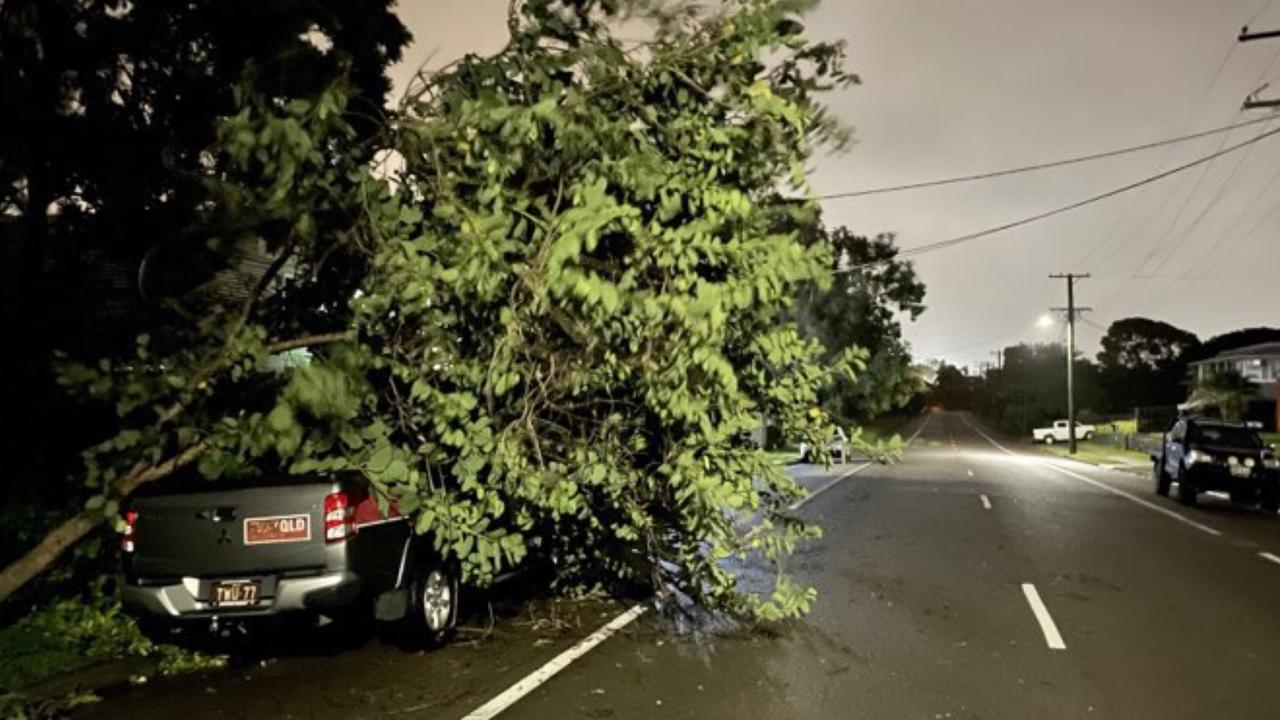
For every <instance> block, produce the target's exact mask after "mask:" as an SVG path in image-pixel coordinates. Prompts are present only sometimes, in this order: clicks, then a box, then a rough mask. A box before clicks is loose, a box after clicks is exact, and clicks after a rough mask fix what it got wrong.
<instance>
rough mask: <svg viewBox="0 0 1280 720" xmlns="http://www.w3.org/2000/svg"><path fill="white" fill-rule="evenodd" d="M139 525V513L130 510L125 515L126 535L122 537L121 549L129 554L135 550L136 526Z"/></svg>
mask: <svg viewBox="0 0 1280 720" xmlns="http://www.w3.org/2000/svg"><path fill="white" fill-rule="evenodd" d="M137 524H138V511H137V510H129V511H127V512H125V514H124V534H123V535H121V536H120V549H121V550H124V551H125V552H127V553H131V552H133V550H134V542H133V540H134V530H133V529H134V526H135V525H137Z"/></svg>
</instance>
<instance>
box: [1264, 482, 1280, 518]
mask: <svg viewBox="0 0 1280 720" xmlns="http://www.w3.org/2000/svg"><path fill="white" fill-rule="evenodd" d="M1259 504H1260V505H1261V506H1262V509H1263V510H1265V511H1267V512H1269V513H1274V512H1276V511H1280V486H1276V485H1272V486H1270V487H1266V488H1263V489H1262V502H1261V503H1259Z"/></svg>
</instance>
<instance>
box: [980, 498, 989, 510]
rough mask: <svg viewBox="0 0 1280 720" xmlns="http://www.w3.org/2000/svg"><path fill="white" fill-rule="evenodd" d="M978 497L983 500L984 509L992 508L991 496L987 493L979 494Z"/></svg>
mask: <svg viewBox="0 0 1280 720" xmlns="http://www.w3.org/2000/svg"><path fill="white" fill-rule="evenodd" d="M978 498H979V499H981V500H982V509H983V510H990V509H991V498H989V497H987V496H986V495H979V496H978Z"/></svg>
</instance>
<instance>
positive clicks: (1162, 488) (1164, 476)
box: [1151, 458, 1173, 497]
mask: <svg viewBox="0 0 1280 720" xmlns="http://www.w3.org/2000/svg"><path fill="white" fill-rule="evenodd" d="M1151 465H1152V474H1153V475H1154V476H1155V479H1156V494H1157V495H1159V496H1160V497H1169V486H1170V485H1172V484H1173V478H1171V477H1169V473H1167V472H1165V470H1164V458H1160V459H1158V460H1155V461H1154V462H1152V464H1151Z"/></svg>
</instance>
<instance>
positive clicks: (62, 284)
mask: <svg viewBox="0 0 1280 720" xmlns="http://www.w3.org/2000/svg"><path fill="white" fill-rule="evenodd" d="M407 41H408V34H407V32H406V30H405V28H404V26H403V25H402V24H401V23H400V21H399V19H398V18H397V17H396V16H395V14H394V13H393V12H392V8H391V2H390V1H389V0H314V1H309V2H305V3H301V2H254V1H251V0H216V1H214V0H190V1H189V2H181V3H175V2H160V1H157V0H132V1H131V2H126V1H125V0H4V2H0V98H3V99H4V112H3V113H0V323H3V325H4V327H5V328H6V330H7V331H8V335H9V337H10V340H11V342H10V343H9V345H10V347H9V348H8V351H7V352H5V353H3V354H0V374H2V375H3V376H4V378H5V382H3V383H0V424H2V425H3V426H4V427H5V428H6V431H5V432H4V433H3V434H0V454H3V455H4V457H5V458H6V472H5V476H4V480H3V482H4V494H5V502H6V505H7V506H8V507H7V509H9V510H12V511H14V515H21V514H24V513H25V514H30V515H32V516H37V517H41V518H43V517H44V516H45V515H48V514H50V513H53V514H58V513H61V514H65V513H66V512H67V511H68V509H69V508H74V507H77V506H78V505H79V504H80V503H82V502H83V500H84V497H83V490H84V484H83V482H82V478H81V477H80V475H81V473H80V468H79V463H78V462H77V461H78V459H79V455H78V453H79V451H80V450H81V449H83V448H84V446H85V445H86V444H88V443H90V442H93V441H96V440H101V439H102V438H104V437H107V436H109V435H110V434H111V433H112V432H113V428H114V426H115V424H116V417H115V413H114V412H111V408H106V411H105V412H103V411H101V410H100V408H99V407H98V406H83V405H80V406H77V405H74V404H72V403H71V402H69V401H68V400H67V398H66V397H65V393H64V392H63V390H62V389H61V388H59V387H58V386H57V384H56V382H55V377H54V373H53V372H52V366H53V364H54V363H53V351H54V350H56V349H61V350H64V351H68V352H70V353H72V354H74V355H75V356H77V357H81V358H86V357H87V358H96V357H98V356H102V355H106V356H110V357H112V358H116V359H119V358H122V357H125V356H127V355H129V354H131V352H132V349H133V347H134V344H135V342H134V338H135V337H136V336H137V335H138V334H139V333H149V334H150V335H151V336H152V337H153V338H156V341H157V343H159V341H160V339H161V338H171V341H172V342H174V343H175V345H176V344H178V343H182V342H185V341H186V339H187V338H186V337H185V336H184V335H182V333H184V332H185V330H186V328H187V327H189V325H190V322H191V318H193V317H198V316H200V315H202V314H204V313H205V311H206V307H205V306H204V305H202V304H201V303H199V302H194V300H195V298H194V297H192V295H193V293H192V292H191V291H192V289H193V288H197V287H200V286H209V285H213V286H216V289H217V290H218V292H219V294H220V296H221V298H222V299H224V300H226V299H232V298H235V297H236V296H238V295H243V294H244V293H245V292H247V288H248V287H250V286H251V285H252V280H251V277H252V276H251V275H249V274H247V273H245V271H244V268H243V262H242V261H243V259H244V258H243V255H244V253H243V252H242V250H243V249H244V246H245V245H246V244H247V245H253V246H256V242H257V238H262V239H263V240H265V241H267V242H272V243H276V242H278V241H279V236H280V234H281V233H282V232H284V231H286V230H287V228H288V226H287V225H283V224H278V225H276V226H274V227H273V226H270V225H268V224H267V223H260V224H257V227H255V228H253V229H252V230H251V231H250V232H244V233H241V232H239V231H238V230H237V227H236V226H237V225H238V224H241V223H245V222H246V221H248V218H242V217H241V218H238V217H235V216H233V215H232V214H230V213H229V212H226V211H225V208H224V205H223V203H222V202H221V201H220V199H219V197H218V194H217V193H218V189H217V187H216V185H215V184H214V183H211V182H210V180H211V179H213V178H217V177H220V176H221V175H222V174H223V173H224V172H225V171H227V170H228V167H227V165H226V161H227V157H226V155H225V154H224V153H222V152H219V150H218V137H217V133H218V128H219V123H218V119H219V118H220V117H224V116H228V115H232V114H234V113H235V112H236V111H237V109H238V108H239V107H241V106H242V98H243V97H244V95H245V94H253V95H256V96H258V97H261V98H270V99H271V100H272V102H276V103H280V104H281V105H283V104H285V103H287V102H289V101H291V100H294V99H300V98H313V97H315V96H316V95H317V94H318V93H320V92H321V91H323V90H324V89H325V88H327V87H328V86H330V85H331V84H333V83H334V82H335V81H338V80H342V81H343V82H344V83H345V84H346V87H347V94H348V95H349V97H350V99H349V101H348V103H347V106H348V113H347V115H348V117H349V120H350V125H351V127H353V128H354V129H355V131H356V132H357V134H358V135H360V136H362V137H363V136H368V135H370V134H372V133H374V132H376V131H377V130H378V128H379V127H380V126H381V124H382V121H381V120H380V119H379V118H380V117H381V115H382V108H383V106H384V102H385V101H384V96H385V94H386V93H387V90H388V89H389V87H390V83H389V81H388V79H387V78H386V75H385V69H386V67H387V65H388V64H390V63H392V62H395V61H396V60H398V59H399V57H400V51H401V48H402V47H403V46H404V45H405V43H406V42H407ZM237 86H239V87H240V88H241V97H237V93H236V88H237ZM362 151H364V146H362V145H361V144H359V143H350V142H348V143H343V144H341V145H334V146H333V147H331V148H329V150H328V151H327V152H329V153H334V152H362ZM251 217H256V215H255V216H251ZM242 239H243V240H245V242H244V243H241V242H239V241H240V240H242ZM246 278H249V279H246ZM210 281H215V282H210ZM171 333H172V336H171V335H170V334H171ZM167 347H169V346H165V347H164V348H156V349H161V350H162V349H166V348H167ZM67 478H70V479H69V480H68V479H67ZM6 520H7V517H4V516H0V536H2V537H3V539H2V540H0V561H3V562H5V563H8V562H9V561H10V560H12V559H14V558H15V557H17V556H18V555H19V553H20V552H21V551H22V550H25V549H26V548H27V547H29V545H28V543H27V542H25V541H24V539H23V538H20V537H18V535H19V533H21V532H24V531H25V530H27V529H28V528H29V527H30V524H28V523H20V524H19V525H17V526H15V525H14V524H11V523H8V522H6Z"/></svg>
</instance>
